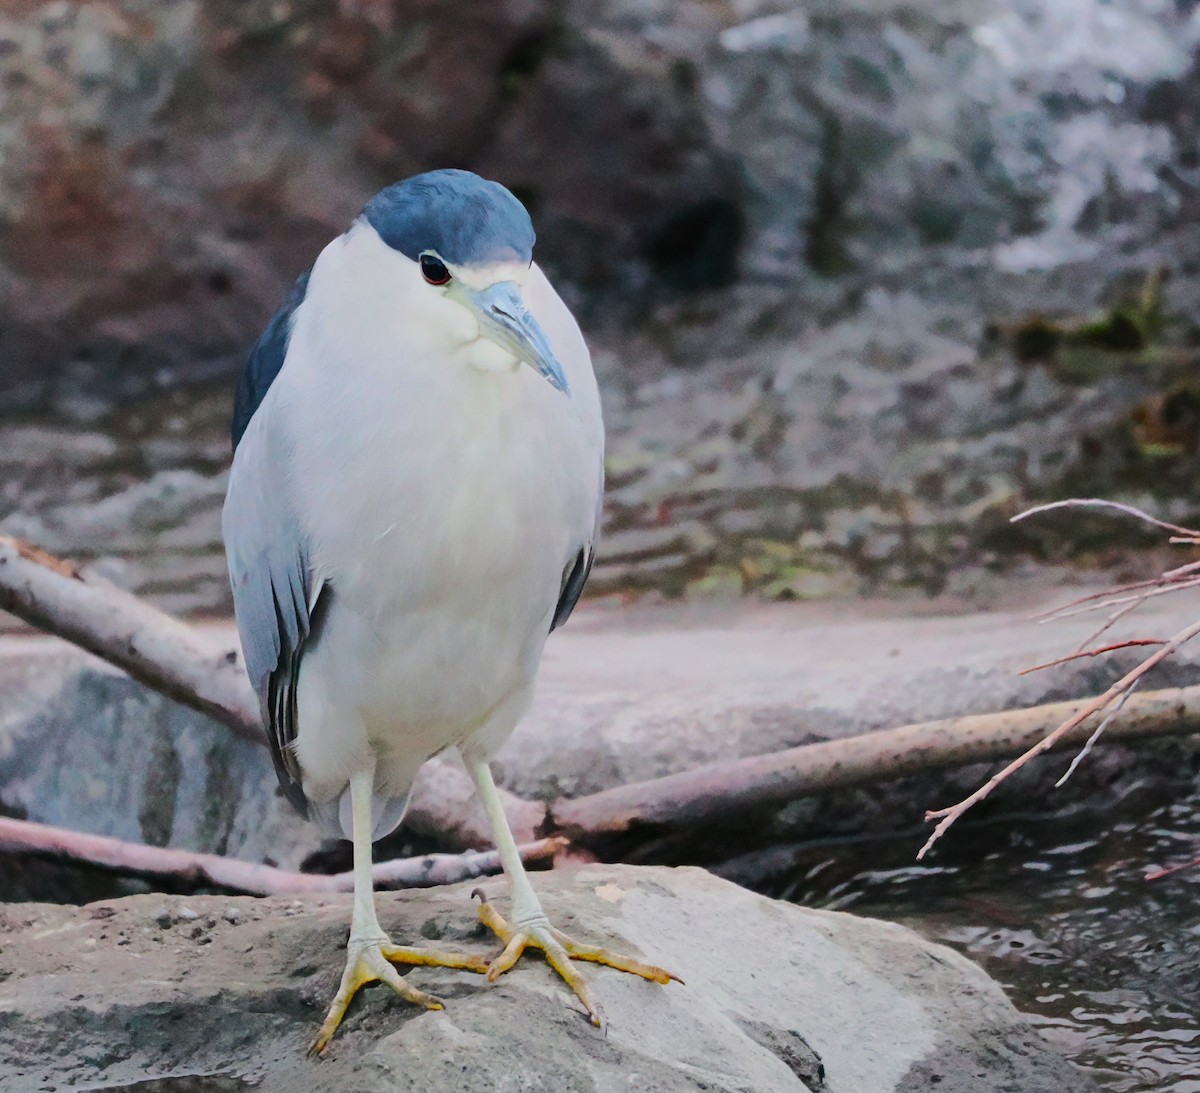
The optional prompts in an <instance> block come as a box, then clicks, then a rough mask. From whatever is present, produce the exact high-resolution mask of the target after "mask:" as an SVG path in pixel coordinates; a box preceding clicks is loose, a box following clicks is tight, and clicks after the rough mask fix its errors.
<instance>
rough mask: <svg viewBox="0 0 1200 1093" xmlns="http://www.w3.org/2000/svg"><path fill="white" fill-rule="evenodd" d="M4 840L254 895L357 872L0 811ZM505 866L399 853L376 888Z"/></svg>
mask: <svg viewBox="0 0 1200 1093" xmlns="http://www.w3.org/2000/svg"><path fill="white" fill-rule="evenodd" d="M566 845H567V840H566V839H540V840H538V841H537V842H534V843H526V844H525V845H523V846H521V847H519V849H520V851H521V858H522V860H524V861H526V862H533V861H543V860H546V859H548V858H553V857H554V855H555V854H556V853H558V851H560V850H562V849H563V848H564V847H565V846H566ZM0 847H3V848H4V849H6V850H26V851H31V852H33V853H36V854H44V855H49V856H51V857H56V858H65V859H67V860H70V861H78V862H86V863H87V864H89V865H98V866H102V867H104V868H107V869H112V870H114V871H115V872H118V873H125V874H131V875H134V876H140V877H169V878H171V879H173V880H182V881H186V882H187V883H189V884H199V885H206V886H211V887H213V888H224V889H228V890H229V891H233V892H243V893H245V894H247V895H252V896H275V895H279V894H280V893H283V892H352V891H353V890H354V874H353V873H331V874H321V873H293V872H291V871H290V870H287V869H276V868H275V867H274V866H270V865H258V864H255V863H254V862H245V861H239V860H237V859H236V858H222V857H219V856H218V855H216V854H196V853H192V852H191V851H188V850H170V849H166V848H163V847H158V846H145V845H143V844H141V843H130V842H124V841H123V840H121V839H113V838H108V837H107V836H103V835H84V834H81V833H80V832H78V831H68V830H66V829H65V828H61V827H51V826H50V825H48V824H34V823H28V822H27V821H25V820H10V819H5V818H3V817H0ZM499 871H500V855H499V854H498V853H497V852H496V851H495V850H485V851H468V852H466V853H465V854H426V855H424V856H422V857H417V858H393V859H392V860H391V861H385V862H379V863H378V864H376V865H375V866H373V867H372V869H371V873H372V875H373V877H374V880H375V886H376V887H377V888H429V887H432V886H433V885H436V884H456V883H457V882H458V881H462V880H474V879H475V878H476V877H483V876H488V875H490V874H492V873H498V872H499Z"/></svg>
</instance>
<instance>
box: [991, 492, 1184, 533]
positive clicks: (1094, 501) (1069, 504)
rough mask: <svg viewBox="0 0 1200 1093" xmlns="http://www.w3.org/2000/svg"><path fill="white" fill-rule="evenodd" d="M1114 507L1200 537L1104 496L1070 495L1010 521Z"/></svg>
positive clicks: (1017, 521)
mask: <svg viewBox="0 0 1200 1093" xmlns="http://www.w3.org/2000/svg"><path fill="white" fill-rule="evenodd" d="M1082 508H1090V509H1112V510H1113V511H1114V512H1120V513H1123V514H1124V515H1126V516H1133V517H1135V518H1136V519H1138V520H1142V521H1143V522H1145V523H1147V524H1153V525H1154V526H1155V527H1159V528H1163V529H1164V530H1166V531H1174V532H1176V533H1177V534H1179V535H1185V536H1187V537H1188V538H1190V539H1195V538H1197V537H1200V531H1194V530H1193V529H1192V528H1185V527H1180V526H1179V525H1178V524H1172V523H1169V522H1168V521H1166V520H1160V519H1159V518H1158V517H1157V516H1151V515H1150V514H1149V513H1148V512H1143V511H1142V510H1141V509H1139V508H1136V507H1135V506H1133V505H1126V504H1124V503H1122V502H1120V501H1107V500H1105V499H1104V498H1103V497H1070V498H1068V499H1067V500H1065V501H1050V502H1048V503H1047V504H1045V505H1035V506H1034V507H1033V508H1031V509H1026V510H1025V511H1024V512H1018V513H1017V515H1016V516H1013V517H1011V518H1010V520H1009V523H1012V524H1017V523H1020V522H1021V521H1022V520H1027V519H1028V518H1029V517H1030V516H1038V515H1040V514H1041V513H1043V512H1052V511H1054V510H1055V509H1082Z"/></svg>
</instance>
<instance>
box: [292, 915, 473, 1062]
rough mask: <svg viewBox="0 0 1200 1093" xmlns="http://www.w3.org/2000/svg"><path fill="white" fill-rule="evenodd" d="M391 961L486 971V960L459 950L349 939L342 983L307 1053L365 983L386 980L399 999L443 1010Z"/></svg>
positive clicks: (327, 1035)
mask: <svg viewBox="0 0 1200 1093" xmlns="http://www.w3.org/2000/svg"><path fill="white" fill-rule="evenodd" d="M392 964H414V965H422V966H425V967H437V968H463V969H466V970H467V971H471V972H479V973H480V974H481V975H482V974H484V973H485V972H487V970H488V962H487V961H486V960H484V959H483V958H482V957H479V956H467V955H465V954H462V953H446V952H442V951H440V950H437V949H411V948H409V947H407V946H405V945H393V944H392V943H391V942H390V941H388V940H387V939H386V938H353V937H352V938H351V939H350V942H349V944H348V945H347V946H346V970H345V971H344V972H342V982H341V986H339V987H338V992H337V994H336V995H334V998H333V1002H332V1003H331V1004H330V1006H329V1012H328V1013H327V1014H326V1015H325V1020H324V1022H323V1023H322V1025H321V1029H320V1031H319V1032H318V1033H317V1038H316V1039H315V1040H314V1041H313V1042H312V1044H311V1046H310V1047H309V1049H308V1052H309V1054H310V1055H312V1054H316V1055H320V1054H321V1053H322V1052H323V1051H324V1050H325V1048H326V1047H328V1046H329V1041H330V1040H332V1039H333V1034H334V1033H335V1032H337V1028H338V1025H340V1024H341V1023H342V1017H343V1016H345V1013H346V1008H347V1007H348V1006H349V1005H350V1000H351V999H352V998H353V997H354V996H355V994H357V993H358V990H359V988H360V987H364V986H366V985H367V984H368V983H375V982H381V983H386V984H387V985H388V986H389V987H391V988H392V990H394V991H395V992H396V993H397V994H398V995H400V997H401V998H405V999H407V1000H408V1001H409V1002H415V1003H416V1004H417V1005H418V1006H424V1007H425V1008H426V1009H431V1010H440V1009H442V1000H441V999H440V998H435V997H434V996H433V995H432V994H426V993H425V992H424V991H421V990H417V988H416V987H411V986H409V985H408V983H406V982H405V980H404V976H402V975H401V974H400V973H399V972H398V971H396V969H395V968H393V967H392Z"/></svg>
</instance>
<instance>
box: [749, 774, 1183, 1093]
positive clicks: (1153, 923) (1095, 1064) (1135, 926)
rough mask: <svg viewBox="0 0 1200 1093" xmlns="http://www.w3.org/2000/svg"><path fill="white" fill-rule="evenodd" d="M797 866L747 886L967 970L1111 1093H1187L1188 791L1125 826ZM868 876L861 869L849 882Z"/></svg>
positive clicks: (968, 830)
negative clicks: (879, 925)
mask: <svg viewBox="0 0 1200 1093" xmlns="http://www.w3.org/2000/svg"><path fill="white" fill-rule="evenodd" d="M919 844H920V840H919V838H906V839H904V840H895V841H892V842H888V843H880V842H870V843H866V842H856V843H850V844H841V845H839V846H836V847H830V846H828V845H826V846H824V847H819V848H817V847H810V848H807V849H803V850H798V851H797V853H796V856H795V857H794V858H793V861H792V867H791V869H790V870H789V872H788V873H787V875H784V876H780V877H777V878H776V879H775V880H774V881H773V882H771V883H769V884H766V885H763V886H761V887H762V888H763V890H764V891H766V892H767V893H768V894H770V895H773V896H780V897H783V898H785V899H789V900H792V901H793V902H797V903H803V904H805V905H808V906H818V907H827V908H830V909H835V910H853V911H854V912H855V913H856V914H860V915H871V916H874V917H877V918H883V919H890V920H892V921H895V922H901V923H903V924H905V925H907V926H911V927H913V928H914V929H916V930H918V931H919V932H921V933H923V934H924V935H925V936H927V937H929V938H931V939H932V940H934V941H941V942H944V943H946V944H948V945H951V946H953V947H954V948H956V949H958V950H959V951H961V952H963V953H965V954H967V955H968V956H970V957H971V958H972V959H974V960H975V961H976V962H978V963H979V964H981V965H982V966H983V967H984V968H985V969H986V970H987V971H988V972H989V973H990V974H991V975H992V976H993V977H994V978H995V979H996V980H998V981H999V982H1000V983H1001V984H1002V985H1003V986H1004V988H1005V990H1006V991H1007V993H1008V996H1009V997H1010V998H1011V999H1012V1001H1013V1002H1014V1003H1015V1004H1016V1006H1017V1007H1018V1008H1019V1009H1021V1010H1022V1011H1024V1012H1025V1013H1027V1014H1029V1015H1030V1017H1031V1018H1032V1019H1033V1021H1034V1023H1035V1024H1036V1025H1037V1026H1038V1027H1039V1028H1040V1029H1041V1030H1042V1032H1043V1034H1044V1035H1046V1036H1047V1037H1048V1038H1049V1039H1051V1040H1052V1041H1053V1042H1054V1043H1056V1044H1057V1045H1058V1046H1059V1048H1060V1050H1062V1051H1063V1052H1064V1053H1065V1054H1066V1055H1068V1056H1069V1057H1071V1058H1072V1059H1074V1060H1075V1061H1076V1062H1077V1063H1079V1064H1080V1065H1081V1066H1083V1067H1085V1068H1086V1069H1087V1070H1088V1071H1089V1072H1091V1073H1092V1075H1093V1076H1094V1077H1095V1078H1096V1080H1097V1081H1098V1082H1099V1084H1100V1085H1101V1086H1102V1088H1104V1089H1107V1090H1112V1091H1114V1093H1200V975H1198V973H1197V963H1198V950H1200V866H1196V867H1193V868H1191V869H1186V870H1182V871H1180V872H1177V873H1174V874H1172V875H1170V876H1167V877H1164V878H1162V879H1160V880H1154V881H1147V880H1146V879H1145V875H1146V873H1147V872H1148V871H1150V870H1152V869H1155V868H1157V867H1161V866H1165V865H1170V864H1176V863H1179V862H1184V861H1188V860H1190V859H1191V858H1194V857H1196V856H1197V855H1200V785H1197V787H1196V788H1195V789H1194V790H1193V791H1192V793H1191V794H1190V795H1189V796H1187V797H1186V798H1185V799H1183V800H1178V801H1175V802H1173V803H1170V804H1162V805H1160V806H1159V807H1157V808H1153V809H1152V810H1148V811H1146V812H1145V813H1144V814H1142V815H1141V816H1139V817H1137V818H1135V819H1128V818H1124V819H1122V820H1121V821H1120V822H1117V823H1113V822H1112V820H1111V818H1106V817H1104V816H1096V815H1089V816H1086V817H1084V816H1077V817H1075V818H1071V819H1052V818H1046V817H1033V818H1025V819H1021V820H1005V821H1003V822H993V823H989V824H987V825H977V826H974V827H966V826H965V825H964V826H962V827H960V828H959V829H956V830H954V831H952V832H951V833H950V834H949V835H948V836H947V837H946V839H945V840H943V842H942V844H940V847H939V851H935V853H934V855H933V857H934V860H933V861H932V862H931V863H929V864H916V863H914V862H913V860H912V857H913V853H914V851H915V849H916V847H917V846H918V845H919ZM867 862H870V863H871V867H870V868H864V865H865V863H867Z"/></svg>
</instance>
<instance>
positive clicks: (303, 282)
mask: <svg viewBox="0 0 1200 1093" xmlns="http://www.w3.org/2000/svg"><path fill="white" fill-rule="evenodd" d="M311 273H312V270H311V269H309V270H305V271H304V273H302V274H300V276H299V277H298V278H296V283H295V284H294V285H292V287H291V289H290V290H289V291H288V294H287V297H286V298H285V299H284V301H283V304H282V306H281V307H280V308H279V310H278V311H277V312H275V314H274V315H273V316H272V318H271V321H270V322H269V323H267V329H266V330H264V331H263V332H262V336H261V337H260V338H259V339H258V341H257V342H255V344H254V348H253V349H251V350H250V356H249V357H248V358H247V359H246V366H245V368H243V369H242V379H241V382H240V383H239V384H238V389H237V394H236V395H235V396H234V400H233V424H232V428H231V432H232V435H233V447H234V449H235V450H236V449H237V446H238V444H239V443H240V442H241V439H242V435H243V434H244V433H245V432H246V427H247V426H248V425H249V424H250V421H251V419H252V418H253V417H254V412H255V411H256V410H257V409H258V408H259V406H260V405H262V400H263V399H264V398H266V397H267V391H268V390H270V387H271V384H272V383H274V382H275V377H276V376H278V375H279V370H280V369H281V368H282V367H283V362H284V359H285V358H286V357H287V347H288V342H289V341H290V340H291V337H292V323H293V322H294V321H295V318H296V309H297V308H298V307H299V306H300V305H301V304H302V303H304V297H305V295H306V294H307V292H308V278H309V275H310V274H311Z"/></svg>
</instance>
